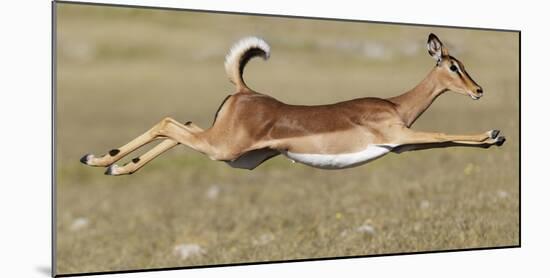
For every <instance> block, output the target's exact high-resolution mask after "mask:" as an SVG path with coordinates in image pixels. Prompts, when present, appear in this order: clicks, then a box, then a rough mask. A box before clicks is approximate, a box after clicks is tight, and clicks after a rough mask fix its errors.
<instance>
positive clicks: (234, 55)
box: [225, 37, 270, 92]
mask: <svg viewBox="0 0 550 278" xmlns="http://www.w3.org/2000/svg"><path fill="white" fill-rule="evenodd" d="M269 54H270V47H269V45H268V44H267V43H266V42H265V41H264V40H262V39H260V38H257V37H247V38H243V39H241V40H240V41H238V42H237V43H236V44H235V45H233V47H231V50H229V53H228V54H227V56H225V72H226V74H227V77H229V81H231V83H233V84H235V85H236V86H237V91H238V92H247V91H251V90H250V88H248V87H247V86H246V84H245V83H244V80H243V70H244V66H246V63H248V61H249V60H250V59H252V58H254V57H262V58H263V59H264V60H267V59H269Z"/></svg>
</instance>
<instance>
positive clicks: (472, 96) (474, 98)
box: [470, 95, 481, 100]
mask: <svg viewBox="0 0 550 278" xmlns="http://www.w3.org/2000/svg"><path fill="white" fill-rule="evenodd" d="M470 97H471V98H472V99H473V100H478V99H480V98H481V97H477V96H474V95H470Z"/></svg>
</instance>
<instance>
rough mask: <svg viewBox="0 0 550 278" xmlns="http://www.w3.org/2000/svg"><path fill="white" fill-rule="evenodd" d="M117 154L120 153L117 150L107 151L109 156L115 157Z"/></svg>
mask: <svg viewBox="0 0 550 278" xmlns="http://www.w3.org/2000/svg"><path fill="white" fill-rule="evenodd" d="M119 152H120V150H119V149H113V150H110V151H109V155H110V156H115V155H117V154H118V153H119Z"/></svg>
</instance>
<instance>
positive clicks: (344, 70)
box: [55, 4, 519, 274]
mask: <svg viewBox="0 0 550 278" xmlns="http://www.w3.org/2000/svg"><path fill="white" fill-rule="evenodd" d="M57 15H58V20H57V131H56V136H57V145H56V146H57V153H56V155H57V162H58V163H57V171H56V173H57V226H56V229H57V265H56V266H55V267H56V269H57V273H59V274H60V273H75V272H93V271H114V270H127V269H134V268H141V269H143V268H160V267H175V266H191V265H210V264H226V263H240V262H256V261H271V260H291V259H303V258H319V257H336V256H353V255H368V254H384V253H396V252H414V251H428V250H443V249H459V248H473V247H489V246H508V245H517V244H519V234H518V233H519V186H518V182H519V181H518V180H519V177H518V175H519V165H518V164H519V119H518V118H519V103H518V101H519V79H518V78H519V64H518V55H519V49H518V34H517V33H506V32H489V31H475V30H461V29H446V28H430V27H411V26H400V25H381V24H367V23H349V22H338V21H321V20H301V19H300V20H299V19H289V18H277V17H270V18H265V17H252V16H240V15H223V14H204V13H191V12H182V11H162V10H143V9H125V8H112V7H93V6H77V5H72V4H57ZM430 32H433V33H436V34H437V35H438V36H439V37H440V38H441V39H442V40H443V42H444V43H446V45H447V46H448V47H449V48H450V51H451V54H452V55H453V56H455V57H457V58H458V59H460V60H461V61H462V62H463V63H464V64H465V65H466V68H467V69H468V71H469V73H470V75H471V76H472V77H473V78H474V79H475V80H476V81H477V82H478V83H479V84H480V85H481V86H483V88H484V91H485V96H484V97H483V98H482V99H480V100H478V101H472V100H471V99H470V98H469V97H465V96H462V95H458V94H453V93H447V94H445V95H443V96H441V97H440V98H439V99H438V100H437V101H436V102H435V103H434V104H433V105H432V107H431V108H430V109H429V110H428V111H427V112H426V113H425V114H424V115H423V116H422V117H421V118H420V119H419V120H418V121H417V123H416V124H415V126H414V128H415V129H418V130H424V131H440V132H446V133H475V132H482V131H486V130H490V129H500V130H502V133H503V134H504V135H506V137H507V142H506V144H505V145H504V146H503V147H501V148H490V149H487V150H484V149H467V148H448V149H436V150H425V151H420V152H410V153H403V154H388V155H387V156H385V157H384V158H381V159H379V160H376V161H374V162H371V163H369V164H367V165H364V166H361V167H357V168H353V169H347V170H337V171H327V170H319V169H314V168H309V167H307V166H304V165H301V164H293V163H291V162H290V161H289V160H287V159H285V158H284V157H281V156H280V157H277V158H274V159H272V160H270V161H268V162H266V163H265V164H263V165H261V166H260V167H258V168H257V169H255V170H254V171H248V170H240V169H233V168H230V167H229V166H227V165H225V164H224V163H221V162H214V161H210V160H209V159H208V158H207V157H205V156H203V155H201V154H199V153H196V152H193V151H191V150H189V149H186V148H185V147H177V148H175V149H173V150H171V151H169V152H168V153H166V154H164V155H163V156H161V157H159V158H157V159H156V160H154V161H152V162H151V163H150V164H148V165H147V166H146V167H144V168H143V169H142V170H140V171H138V172H137V173H135V174H133V175H130V176H122V177H110V176H105V175H103V171H104V169H100V168H91V167H86V166H84V165H82V164H80V163H79V158H80V157H81V156H82V155H83V154H85V153H90V152H91V153H98V154H101V153H104V152H106V151H108V150H109V149H112V148H115V147H118V146H120V145H122V144H124V143H126V142H127V141H129V140H131V139H133V138H134V137H135V136H137V135H139V134H141V133H143V132H144V131H145V130H147V129H148V128H149V127H151V126H152V125H154V124H155V123H157V122H158V121H159V120H160V119H162V118H163V117H165V116H171V117H173V118H175V119H177V120H179V121H181V122H185V121H188V120H192V121H193V122H195V123H197V124H198V125H199V126H202V127H205V128H206V127H208V126H209V125H210V124H211V122H212V120H213V117H214V113H215V111H216V109H217V108H218V106H219V104H220V103H221V101H222V100H223V99H224V97H225V96H226V95H227V94H229V93H231V92H232V90H233V86H232V85H231V84H230V83H229V82H228V80H227V78H226V76H225V73H224V69H223V60H224V56H225V54H226V52H227V51H228V49H229V47H230V46H231V45H232V44H233V43H234V42H235V41H237V40H238V39H239V38H241V37H244V36H248V35H258V36H261V37H263V38H265V39H266V40H267V41H268V42H269V43H270V45H271V47H272V57H271V58H270V60H269V61H268V62H263V61H261V60H253V61H251V63H250V64H249V65H248V67H247V69H246V71H245V79H246V80H247V84H249V86H250V87H251V88H254V89H256V90H257V91H259V92H263V93H266V94H270V95H272V96H274V97H276V98H278V99H280V100H281V101H284V102H287V103H293V104H310V105H311V104H323V103H332V102H336V101H342V100H347V99H351V98H357V97H364V96H379V97H390V96H394V95H397V94H400V93H402V92H404V91H406V90H407V89H410V88H412V87H413V86H415V85H416V84H417V83H418V82H420V80H421V79H422V78H424V76H425V75H426V74H427V73H428V71H429V70H430V69H431V67H433V66H434V63H435V62H434V60H433V59H432V58H431V57H429V55H428V54H427V51H426V48H425V41H426V39H427V36H428V34H429V33H430ZM147 149H148V147H146V148H143V149H140V150H139V152H143V151H145V150H147ZM131 157H133V156H131ZM182 245H184V247H185V246H189V245H192V246H194V248H195V249H194V250H193V248H191V249H185V248H183V250H184V251H185V250H187V251H188V253H185V252H184V251H182V249H181V246H182ZM178 246H179V247H178ZM178 248H179V249H178Z"/></svg>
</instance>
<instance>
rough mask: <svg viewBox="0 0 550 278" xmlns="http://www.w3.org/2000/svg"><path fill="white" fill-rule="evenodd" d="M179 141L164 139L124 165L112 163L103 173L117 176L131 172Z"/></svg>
mask: <svg viewBox="0 0 550 278" xmlns="http://www.w3.org/2000/svg"><path fill="white" fill-rule="evenodd" d="M178 144H179V143H178V142H177V141H175V140H172V139H165V140H164V141H162V142H161V143H160V144H158V145H157V146H155V147H154V148H152V149H151V150H149V151H148V152H146V153H144V154H142V155H141V156H139V157H136V158H134V159H132V161H130V162H128V163H126V164H125V165H124V166H118V165H116V164H112V165H111V166H109V167H108V168H107V171H105V175H112V176H118V175H125V174H133V173H134V172H136V171H137V170H139V169H140V168H141V167H143V166H145V164H147V163H148V162H149V161H151V160H153V159H154V158H156V157H157V156H159V155H161V154H162V153H164V152H165V151H167V150H169V149H171V148H173V147H175V146H176V145H178Z"/></svg>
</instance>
